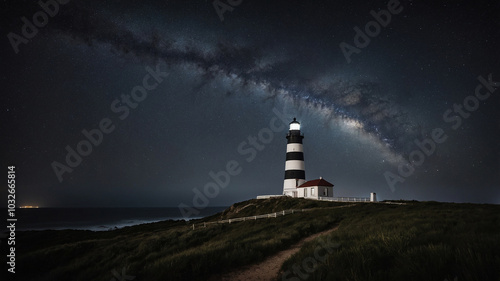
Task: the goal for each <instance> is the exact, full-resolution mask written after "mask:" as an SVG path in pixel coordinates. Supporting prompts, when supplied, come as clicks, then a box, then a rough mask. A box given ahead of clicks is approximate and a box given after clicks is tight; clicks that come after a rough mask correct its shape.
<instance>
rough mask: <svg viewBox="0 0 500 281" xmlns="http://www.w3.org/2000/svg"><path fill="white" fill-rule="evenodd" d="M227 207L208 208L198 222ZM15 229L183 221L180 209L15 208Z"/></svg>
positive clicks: (100, 228)
mask: <svg viewBox="0 0 500 281" xmlns="http://www.w3.org/2000/svg"><path fill="white" fill-rule="evenodd" d="M226 208H227V207H207V208H205V209H202V210H200V213H199V214H198V215H197V216H196V217H195V216H193V217H189V218H187V219H198V218H202V217H206V216H210V215H213V214H216V213H218V212H221V211H223V210H224V209H226ZM16 218H17V222H16V230H20V231H22V230H47V229H54V230H59V229H79V230H93V231H107V230H112V229H115V228H122V227H125V226H131V225H138V224H144V223H152V222H158V221H164V220H185V218H183V217H182V214H181V212H180V211H179V208H38V209H16Z"/></svg>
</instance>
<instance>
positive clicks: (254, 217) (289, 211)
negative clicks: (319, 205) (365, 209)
mask: <svg viewBox="0 0 500 281" xmlns="http://www.w3.org/2000/svg"><path fill="white" fill-rule="evenodd" d="M312 210H314V208H311V209H293V210H283V211H279V212H274V213H269V214H264V215H258V216H249V217H241V218H232V219H225V220H218V221H211V222H202V223H197V224H193V225H192V228H193V230H194V229H196V228H197V227H207V226H210V225H214V224H224V223H234V222H239V221H251V220H258V219H267V218H277V217H282V216H286V215H289V214H293V213H300V212H307V211H312Z"/></svg>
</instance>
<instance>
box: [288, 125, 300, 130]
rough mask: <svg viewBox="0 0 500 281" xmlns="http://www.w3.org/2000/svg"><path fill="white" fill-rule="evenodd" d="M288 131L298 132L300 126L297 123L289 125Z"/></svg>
mask: <svg viewBox="0 0 500 281" xmlns="http://www.w3.org/2000/svg"><path fill="white" fill-rule="evenodd" d="M290 130H300V124H298V123H292V124H290Z"/></svg>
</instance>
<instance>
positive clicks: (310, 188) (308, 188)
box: [292, 177, 333, 199]
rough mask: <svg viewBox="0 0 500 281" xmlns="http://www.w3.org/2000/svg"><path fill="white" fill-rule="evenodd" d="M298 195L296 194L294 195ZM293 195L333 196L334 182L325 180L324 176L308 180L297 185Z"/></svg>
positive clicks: (303, 196)
mask: <svg viewBox="0 0 500 281" xmlns="http://www.w3.org/2000/svg"><path fill="white" fill-rule="evenodd" d="M295 194H296V195H297V196H294V195H295ZM292 196H293V197H302V198H314V199H319V198H320V197H333V184H331V183H329V182H328V181H326V180H324V179H323V178H322V177H320V178H319V179H316V180H310V181H306V182H305V183H303V184H301V185H299V186H298V187H297V191H296V193H294V194H293V195H292Z"/></svg>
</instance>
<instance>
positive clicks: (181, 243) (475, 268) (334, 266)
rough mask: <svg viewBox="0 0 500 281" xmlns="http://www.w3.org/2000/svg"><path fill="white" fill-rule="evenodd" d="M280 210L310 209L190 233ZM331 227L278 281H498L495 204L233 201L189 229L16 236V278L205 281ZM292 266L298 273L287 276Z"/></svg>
mask: <svg viewBox="0 0 500 281" xmlns="http://www.w3.org/2000/svg"><path fill="white" fill-rule="evenodd" d="M342 206H348V207H342ZM288 209H311V210H310V211H307V212H297V213H294V214H290V215H286V216H283V217H277V218H269V219H260V220H251V221H245V222H237V223H231V224H214V225H209V226H208V227H206V228H204V227H196V228H195V230H193V229H192V227H191V225H192V224H193V223H196V224H202V223H203V222H210V221H217V220H220V219H227V218H236V217H244V216H253V215H260V214H266V213H271V212H277V211H282V210H288ZM336 225H340V227H339V229H338V230H337V231H335V232H333V233H332V234H330V235H329V237H328V239H329V240H330V241H334V242H335V243H338V244H339V245H340V247H338V248H336V249H334V250H332V251H331V252H325V251H322V252H321V254H322V255H323V256H324V257H325V258H324V259H322V260H321V261H319V260H317V261H316V263H313V262H312V259H314V257H315V251H317V249H319V247H321V245H322V244H321V242H320V240H315V241H312V242H310V243H308V244H306V245H305V246H304V247H303V248H302V249H301V251H300V252H299V253H297V254H296V255H294V256H293V257H292V258H291V259H290V260H288V261H287V262H285V264H284V265H283V267H282V272H283V273H284V274H286V275H285V277H283V278H282V276H278V277H277V280H306V279H307V280H384V281H386V280H439V281H441V280H444V279H445V278H447V279H448V280H454V278H455V277H457V278H458V280H500V270H499V268H500V239H499V236H500V235H499V234H500V206H498V205H480V204H452V203H437V202H406V205H389V204H372V203H357V204H352V203H333V202H322V201H311V200H305V199H292V198H273V199H266V200H249V201H245V202H240V203H237V204H234V205H233V206H231V207H230V208H228V209H227V210H226V211H224V212H222V213H219V214H217V215H214V216H211V217H208V218H205V219H202V220H196V221H191V222H184V221H165V222H159V223H152V224H145V225H139V226H133V227H127V228H123V229H119V230H114V231H107V232H91V231H29V232H18V233H17V241H18V248H17V255H18V256H17V262H16V265H17V267H16V271H17V272H18V273H16V277H17V278H18V279H19V280H106V281H109V280H112V279H113V278H115V279H116V280H119V279H118V278H116V275H113V273H112V271H113V270H115V274H116V273H118V275H119V276H122V273H123V272H122V270H125V271H124V272H125V273H126V275H128V276H135V278H134V279H133V280H206V279H208V277H209V276H211V275H213V274H217V273H223V272H227V271H229V270H231V269H234V268H236V267H239V266H242V265H247V264H251V263H255V262H258V261H262V260H263V259H264V258H265V257H267V256H269V255H272V254H273V253H276V252H278V251H280V250H283V249H286V248H288V247H289V246H290V245H292V244H294V243H295V242H297V241H299V240H300V239H301V238H304V237H307V236H309V235H311V234H314V233H317V232H320V231H323V230H326V229H330V228H332V227H334V226H336ZM4 242H5V241H2V244H1V245H2V247H4V245H5V243H4ZM313 265H314V267H312V266H313ZM294 268H295V269H296V268H300V269H301V271H300V272H295V273H294ZM295 271H297V270H295ZM306 275H307V277H306ZM129 280H130V279H129Z"/></svg>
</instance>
